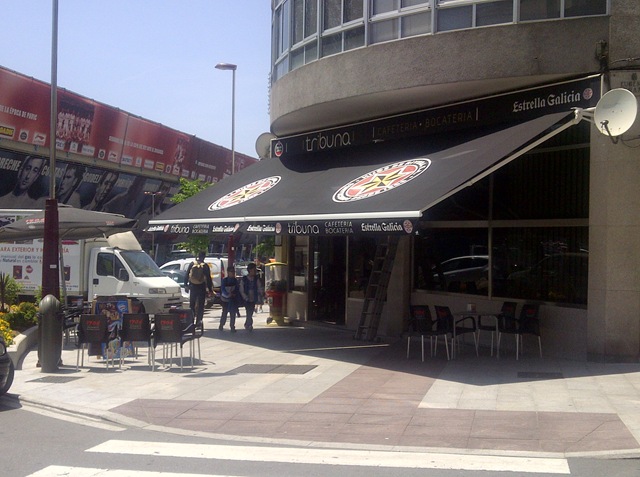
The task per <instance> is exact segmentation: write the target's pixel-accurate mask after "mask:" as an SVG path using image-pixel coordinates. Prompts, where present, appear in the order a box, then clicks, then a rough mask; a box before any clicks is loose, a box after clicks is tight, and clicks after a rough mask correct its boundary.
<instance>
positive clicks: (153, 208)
mask: <svg viewBox="0 0 640 477" xmlns="http://www.w3.org/2000/svg"><path fill="white" fill-rule="evenodd" d="M162 194H163V192H151V191H148V190H147V191H145V192H144V195H150V196H151V219H152V220H153V219H155V218H156V196H157V195H162ZM155 239H156V233H155V232H151V255H152V257H153V259H154V260H155V259H156V241H155Z"/></svg>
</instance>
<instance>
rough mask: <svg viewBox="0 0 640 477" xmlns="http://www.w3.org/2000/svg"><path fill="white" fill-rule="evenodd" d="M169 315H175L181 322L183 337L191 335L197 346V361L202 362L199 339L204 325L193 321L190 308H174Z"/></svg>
mask: <svg viewBox="0 0 640 477" xmlns="http://www.w3.org/2000/svg"><path fill="white" fill-rule="evenodd" d="M169 312H170V313H174V314H177V315H178V316H179V317H180V321H181V322H182V331H183V333H184V334H185V335H189V334H192V335H193V337H192V339H194V340H197V344H198V360H199V361H202V354H201V353H200V338H201V337H202V335H203V334H204V325H203V323H202V320H200V321H194V320H195V318H194V316H193V310H191V309H190V308H174V309H172V310H170V311H169Z"/></svg>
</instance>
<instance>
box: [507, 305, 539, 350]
mask: <svg viewBox="0 0 640 477" xmlns="http://www.w3.org/2000/svg"><path fill="white" fill-rule="evenodd" d="M503 333H506V334H512V335H514V336H515V337H516V359H518V358H519V356H520V355H521V354H522V337H523V335H533V336H537V337H538V348H539V350H540V357H541V358H542V339H541V337H540V320H539V319H538V305H531V304H525V305H523V306H522V310H520V316H519V317H518V318H516V317H515V316H509V315H500V317H499V319H498V344H497V349H498V358H499V357H500V338H501V336H502V334H503Z"/></svg>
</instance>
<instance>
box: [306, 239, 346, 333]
mask: <svg viewBox="0 0 640 477" xmlns="http://www.w3.org/2000/svg"><path fill="white" fill-rule="evenodd" d="M346 244H347V238H346V237H313V238H312V239H311V242H310V244H309V245H310V249H311V251H312V254H311V257H312V258H311V260H312V266H313V271H312V284H313V286H312V287H311V302H310V308H311V309H310V310H309V316H310V317H311V319H312V320H319V321H326V322H328V323H335V324H344V323H345V309H346V287H347V277H346V273H347V267H346V262H347V258H346V251H347V246H346Z"/></svg>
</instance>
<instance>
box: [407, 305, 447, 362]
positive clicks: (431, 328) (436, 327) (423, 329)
mask: <svg viewBox="0 0 640 477" xmlns="http://www.w3.org/2000/svg"><path fill="white" fill-rule="evenodd" d="M409 311H410V313H411V318H410V323H411V327H412V328H413V329H412V331H411V332H410V333H409V336H408V337H407V359H408V358H409V350H410V347H411V338H412V337H413V336H415V335H418V336H420V342H421V345H422V362H424V337H425V336H428V337H429V345H430V351H431V357H433V356H434V355H435V354H436V353H437V351H438V337H439V336H443V337H444V345H445V348H446V350H447V359H450V355H449V343H448V336H447V335H449V334H452V322H451V321H450V320H448V319H446V318H440V317H437V318H436V319H435V320H434V319H433V318H432V317H431V311H429V307H428V306H426V305H413V306H410V307H409ZM434 338H435V344H434V340H433V339H434Z"/></svg>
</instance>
